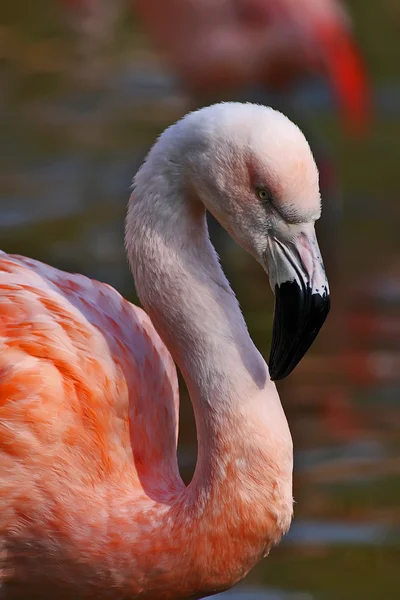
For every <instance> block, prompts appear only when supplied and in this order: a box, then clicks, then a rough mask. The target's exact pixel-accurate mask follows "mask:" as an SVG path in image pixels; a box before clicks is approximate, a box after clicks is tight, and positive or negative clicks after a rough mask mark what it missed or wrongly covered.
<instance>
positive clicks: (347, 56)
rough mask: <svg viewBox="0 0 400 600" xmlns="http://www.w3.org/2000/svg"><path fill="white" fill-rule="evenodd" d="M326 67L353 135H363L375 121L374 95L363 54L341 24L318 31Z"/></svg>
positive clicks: (346, 122) (319, 43)
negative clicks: (373, 119)
mask: <svg viewBox="0 0 400 600" xmlns="http://www.w3.org/2000/svg"><path fill="white" fill-rule="evenodd" d="M316 36H317V41H318V45H319V48H320V51H321V58H322V62H323V67H324V69H325V72H326V75H327V77H328V80H329V81H330V83H331V85H332V88H333V91H334V93H335V96H336V99H337V101H338V104H339V107H340V110H341V113H342V118H343V121H344V123H345V125H346V126H347V129H348V130H349V131H350V133H354V134H360V133H363V132H364V131H365V130H366V128H367V126H368V125H369V122H370V118H371V97H370V96H371V94H370V86H369V82H368V78H367V74H366V71H365V68H364V65H363V61H362V59H361V56H360V53H359V51H358V48H357V47H356V44H355V42H354V40H353V39H352V38H351V36H350V34H349V32H348V31H347V30H346V29H345V28H344V27H343V26H339V25H338V24H335V25H326V26H325V27H323V26H320V27H319V28H318V30H317V31H316Z"/></svg>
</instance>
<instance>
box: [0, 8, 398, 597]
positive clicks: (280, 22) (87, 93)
mask: <svg viewBox="0 0 400 600" xmlns="http://www.w3.org/2000/svg"><path fill="white" fill-rule="evenodd" d="M193 4H196V3H188V2H186V1H185V0H170V1H167V0H165V1H163V2H161V0H137V2H136V4H135V3H134V2H132V3H131V2H129V1H128V0H114V1H113V2H107V1H106V0H51V1H50V0H36V1H35V2H28V0H13V2H3V3H2V6H1V9H0V132H1V133H0V156H1V159H0V160H1V163H0V164H1V169H0V247H1V248H2V249H3V250H5V251H8V252H14V253H18V254H25V255H28V256H32V257H34V258H37V259H39V260H43V261H45V262H49V263H51V264H52V265H54V266H57V267H59V268H61V269H65V270H68V271H79V272H82V273H84V274H86V275H88V276H90V277H93V278H97V279H100V280H102V281H106V282H108V283H110V284H111V285H113V286H115V287H116V288H117V289H118V290H119V291H120V292H121V293H122V294H123V295H125V296H126V297H128V298H129V299H131V300H132V301H134V302H137V298H136V296H135V291H134V286H133V283H132V280H131V277H130V275H129V271H128V268H127V264H126V260H125V256H124V247H123V225H124V214H125V208H126V203H127V200H128V197H129V187H130V184H131V179H132V177H133V175H134V173H135V171H136V169H137V167H138V166H139V164H140V163H141V161H142V160H143V158H144V156H145V154H146V152H147V150H148V149H149V147H150V145H151V144H152V143H153V141H154V139H155V137H156V136H157V135H158V134H159V133H160V132H161V131H162V130H163V129H164V128H165V127H166V126H167V125H169V124H170V123H171V122H173V121H175V120H176V119H177V118H179V117H180V116H182V115H183V114H184V113H185V112H187V111H188V110H189V109H191V108H195V107H198V106H201V105H203V104H207V103H210V102H214V101H218V100H221V99H240V100H251V101H256V102H259V103H266V104H269V105H272V106H274V107H275V108H278V109H281V110H282V111H283V112H285V113H286V114H288V116H290V117H291V118H292V119H293V120H294V121H295V122H297V123H298V124H299V125H300V126H301V127H302V128H303V130H304V132H305V133H306V135H307V137H308V138H309V140H310V143H311V146H312V149H313V151H314V152H315V155H316V159H317V162H318V165H319V167H320V173H321V187H322V195H323V201H324V205H323V207H324V211H323V214H324V216H323V219H322V222H321V223H320V224H319V238H320V243H321V247H322V250H323V254H324V259H325V262H326V266H327V271H328V276H329V278H330V281H331V287H332V312H331V315H330V317H329V319H328V323H327V325H326V326H325V327H324V329H323V331H322V333H321V334H320V337H319V339H318V342H317V343H316V344H315V346H314V347H313V349H312V351H311V352H310V353H309V354H308V355H307V356H306V357H305V358H304V360H303V361H302V363H301V364H300V366H299V367H298V369H297V370H296V371H295V373H294V374H293V375H292V376H291V377H290V378H289V380H288V381H285V382H283V383H282V384H280V386H279V388H280V389H279V391H280V394H281V397H282V401H283V405H284V407H285V410H286V413H287V416H288V419H289V422H290V425H291V430H292V434H293V438H294V446H295V478H294V486H295V499H296V505H295V520H294V523H293V526H292V528H291V531H290V533H289V534H288V535H287V537H286V538H285V540H284V542H283V543H282V544H281V545H280V546H279V547H278V548H276V549H275V550H273V552H272V553H271V555H270V557H269V558H268V559H267V560H265V561H264V562H262V563H261V564H260V565H259V566H258V567H256V568H255V569H254V570H253V571H252V572H251V573H250V575H249V576H248V577H247V580H246V581H245V582H244V584H243V585H242V586H239V588H238V590H237V591H236V592H229V593H226V594H223V595H222V596H221V598H224V599H226V600H228V598H230V597H232V598H238V599H239V598H242V599H243V600H244V599H246V600H256V599H257V600H258V599H260V600H261V599H262V598H265V599H267V600H288V599H290V600H338V599H340V600H378V599H381V598H387V599H388V600H390V599H392V598H393V599H395V598H397V597H398V589H399V586H400V571H399V564H400V453H399V450H400V439H399V434H398V432H399V428H400V235H399V224H400V192H399V181H400V167H399V165H400V144H399V143H398V138H399V135H400V75H399V64H400V44H399V43H398V39H399V36H400V3H399V2H398V0H381V2H379V3H377V2H374V1H373V0H348V2H347V3H346V4H345V5H343V6H339V5H338V4H337V2H335V0H307V1H306V0H297V1H296V0H248V1H245V0H215V2H214V3H213V2H210V1H209V0H198V2H197V7H196V8H195V9H194V8H193ZM185 5H186V6H185ZM188 6H192V8H191V9H190V10H189V8H188ZM296 7H297V8H296ZM190 11H192V12H190ZM193 11H195V12H193ZM347 13H348V14H347ZM357 48H358V49H357ZM210 230H211V235H212V238H213V241H214V243H215V245H216V247H217V249H218V251H219V253H220V255H221V259H222V263H223V266H224V268H225V271H226V273H227V275H228V277H229V279H230V281H231V283H232V286H233V288H234V290H235V292H236V293H237V295H238V297H239V300H240V302H241V305H242V308H243V311H244V313H245V317H246V321H247V323H248V325H249V329H250V332H251V334H252V336H253V339H254V340H255V342H256V344H257V345H258V347H259V348H260V349H261V351H262V353H263V354H264V356H268V351H269V344H270V334H271V329H270V328H271V324H272V310H273V304H272V302H273V300H272V298H271V294H270V290H269V288H268V282H267V278H266V276H265V274H264V273H263V272H262V270H261V269H260V268H259V267H258V266H257V265H256V264H254V262H253V261H252V259H250V258H249V257H248V256H246V255H245V254H244V253H243V252H242V251H241V250H240V249H239V248H237V247H236V246H235V245H234V244H233V243H232V242H231V241H230V240H229V238H228V236H227V235H226V234H225V233H224V232H223V231H221V229H220V227H219V226H218V225H217V224H216V223H215V222H212V221H211V220H210ZM179 459H180V464H181V468H182V473H183V475H184V478H185V479H186V480H190V477H191V474H192V472H193V469H194V464H195V460H196V434H195V428H194V423H193V417H192V412H191V407H190V402H189V400H188V398H187V395H186V393H185V390H184V386H182V409H181V430H180V446H179Z"/></svg>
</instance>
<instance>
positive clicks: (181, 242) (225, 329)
mask: <svg viewBox="0 0 400 600" xmlns="http://www.w3.org/2000/svg"><path fill="white" fill-rule="evenodd" d="M149 188H150V189H149ZM149 188H147V189H146V190H145V191H144V190H143V189H141V188H140V186H137V188H136V189H135V190H134V192H133V195H132V198H131V201H130V206H129V212H128V218H127V229H126V231H127V234H126V243H127V249H128V254H129V260H130V262H131V267H132V271H133V274H134V278H135V283H136V287H137V291H138V294H139V297H140V299H141V301H142V303H143V305H144V307H145V309H146V310H147V312H148V314H149V315H150V317H151V319H152V322H153V324H154V326H155V327H156V329H157V331H158V333H159V334H160V336H161V338H162V339H163V341H164V343H165V344H166V346H167V347H168V349H169V351H170V352H171V354H172V356H173V358H174V360H175V361H176V363H177V364H178V366H179V368H180V370H181V372H182V375H183V377H184V379H185V382H186V384H187V387H188V390H189V393H190V398H191V401H192V403H193V408H194V413H195V419H196V429H197V436H198V460H197V465H196V471H195V474H194V477H193V480H192V482H191V484H190V485H189V486H188V488H186V490H185V491H184V493H183V496H182V497H181V498H180V500H178V501H177V507H178V509H179V515H180V517H179V518H182V515H186V516H187V522H186V523H185V528H186V529H187V527H188V523H190V524H191V526H192V527H193V528H194V529H195V528H197V530H198V531H197V535H196V533H193V535H195V537H196V539H197V538H198V534H200V535H201V536H203V537H204V539H208V536H209V535H210V534H213V535H214V533H215V532H216V531H218V532H219V535H220V537H221V546H222V545H223V544H224V543H225V549H226V552H227V553H228V556H229V561H230V564H231V567H232V569H233V571H232V573H234V574H232V577H231V578H230V579H232V578H233V579H234V578H235V577H236V576H243V573H244V572H245V571H246V570H248V569H249V568H250V567H251V566H252V565H253V564H254V563H255V562H256V561H257V560H258V559H259V558H260V555H262V554H263V553H264V552H265V550H266V548H269V547H270V545H271V544H272V543H274V542H276V541H277V540H278V539H279V538H280V535H281V534H282V532H283V531H284V530H286V529H287V527H288V525H289V522H290V517H291V512H292V495H291V474H292V451H291V438H290V433H289V430H288V427H287V422H286V419H285V416H284V413H283V410H282V407H281V405H280V402H279V398H278V395H277V393H276V389H275V385H274V384H273V383H272V382H271V381H270V378H269V374H268V368H267V365H266V364H265V362H264V360H263V358H262V357H261V355H260V353H259V352H258V350H257V349H256V348H255V346H254V344H253V342H252V340H251V338H250V336H249V333H248V331H247V327H246V324H245V322H244V319H243V316H242V314H241V311H240V308H239V305H238V302H237V300H236V298H235V296H234V294H233V292H232V290H231V288H230V286H229V283H228V281H227V279H226V277H225V276H224V274H223V272H222V269H221V267H220V265H219V262H218V258H217V256H216V253H215V250H214V248H213V246H212V244H211V242H210V240H209V237H208V230H207V225H206V219H205V210H204V207H203V205H202V204H201V203H200V202H199V200H198V199H197V197H194V196H192V195H191V194H190V193H186V195H185V194H183V192H182V189H181V187H180V182H179V179H178V180H177V181H175V184H171V181H170V180H167V178H166V177H165V178H159V180H158V181H157V185H154V182H153V184H152V188H151V186H149ZM161 190H162V191H163V193H161ZM277 490H278V493H277ZM221 503H223V505H224V506H225V507H230V508H229V509H228V508H225V512H224V511H222V514H221ZM232 506H235V510H231V508H232ZM177 514H178V512H177ZM218 515H219V516H218ZM238 519H239V522H240V521H241V523H239V524H240V527H239V529H237V527H238ZM222 523H223V527H222V525H221V524H222ZM232 527H234V528H236V533H237V536H236V535H232ZM194 529H193V531H194ZM200 531H202V533H200ZM243 531H246V532H247V533H246V534H243ZM213 532H214V533H213ZM238 532H240V535H239V533H238ZM186 535H188V533H187V531H186ZM246 536H248V537H249V539H247V538H246ZM250 538H251V541H250ZM214 541H215V540H214ZM229 541H232V544H229V543H228V542H229ZM246 541H247V542H248V543H249V547H248V548H247V549H246ZM212 546H213V547H214V549H215V551H216V552H219V551H220V550H221V547H220V546H219V545H218V544H215V543H214V542H213V544H212ZM210 547H211V546H207V548H210ZM235 553H236V556H234V554H235ZM243 553H245V554H246V555H247V556H246V558H245V559H244V558H243V556H242V554H243ZM223 568H224V567H223V566H222V565H221V572H222V571H223ZM221 576H222V575H221ZM226 576H228V577H229V575H228V574H226Z"/></svg>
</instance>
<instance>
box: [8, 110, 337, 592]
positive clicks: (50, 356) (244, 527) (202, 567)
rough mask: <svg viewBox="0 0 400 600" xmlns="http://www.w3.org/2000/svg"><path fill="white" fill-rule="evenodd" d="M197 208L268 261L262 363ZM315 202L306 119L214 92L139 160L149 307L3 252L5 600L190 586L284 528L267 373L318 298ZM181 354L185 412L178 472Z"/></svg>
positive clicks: (229, 566) (308, 338)
mask: <svg viewBox="0 0 400 600" xmlns="http://www.w3.org/2000/svg"><path fill="white" fill-rule="evenodd" d="M206 210H208V211H210V212H211V213H213V214H214V216H215V217H216V218H217V219H218V220H219V221H220V223H221V224H222V225H223V226H224V227H225V228H226V230H227V231H228V232H229V233H230V234H231V235H232V237H233V238H234V239H235V240H236V241H237V242H238V243H239V244H240V245H241V246H243V247H244V248H245V249H246V250H247V251H248V252H249V253H250V254H251V255H253V256H254V257H255V258H256V260H258V261H259V262H260V263H261V264H262V265H263V267H264V268H265V270H266V271H267V273H268V274H269V280H270V284H271V287H272V290H273V291H274V293H275V313H274V328H273V339H272V345H271V354H270V361H269V368H268V366H267V364H266V362H265V361H264V359H263V358H262V356H261V355H260V353H259V351H258V350H257V349H256V347H255V346H254V344H253V342H252V340H251V338H250V336H249V333H248V331H247V328H246V324H245V321H244V318H243V316H242V314H241V311H240V308H239V305H238V302H237V300H236V298H235V295H234V293H233V292H232V290H231V288H230V286H229V283H228V281H227V279H226V278H225V276H224V273H223V271H222V268H221V266H220V264H219V261H218V258H217V256H216V253H215V250H214V248H213V246H212V244H211V242H210V240H209V236H208V231H207V225H206V219H205V214H206ZM319 215H320V193H319V186H318V172H317V168H316V165H315V162H314V159H313V156H312V153H311V150H310V147H309V145H308V143H307V141H306V139H305V137H304V135H303V134H302V132H301V131H300V129H299V128H298V127H297V126H296V125H294V124H293V123H292V122H291V121H290V120H289V119H288V118H287V117H285V116H284V115H283V114H282V113H280V112H277V111H275V110H273V109H271V108H267V107H265V106H259V105H254V104H250V103H248V104H241V103H221V104H216V105H212V106H209V107H206V108H203V109H201V110H199V111H195V112H192V113H189V114H188V115H186V116H185V117H184V118H183V119H181V120H180V121H178V122H177V123H175V124H174V125H172V126H171V127H170V128H168V129H166V131H165V132H164V133H163V134H162V135H161V136H160V138H159V139H158V140H157V142H156V143H155V145H154V146H153V147H152V149H151V150H150V152H149V154H148V156H147V158H146V160H145V162H144V164H143V165H142V167H141V168H140V169H139V171H138V173H137V174H136V176H135V179H134V186H133V192H132V195H131V198H130V201H129V207H128V214H127V219H126V237H125V241H126V249H127V255H128V259H129V262H130V266H131V270H132V273H133V276H134V280H135V284H136V288H137V291H138V294H139V297H140V299H141V302H142V305H143V307H144V309H145V310H143V309H141V308H138V307H136V306H133V305H132V304H130V303H129V302H128V301H126V300H124V299H123V298H122V297H121V296H120V295H119V294H118V292H116V291H115V290H114V289H112V288H111V287H110V286H108V285H106V284H103V283H99V282H97V281H92V280H90V279H88V278H87V277H84V276H83V275H72V274H69V273H65V272H62V271H60V270H57V269H55V268H53V267H51V266H47V265H45V264H42V263H40V262H38V261H36V260H33V259H31V258H25V257H22V256H16V255H8V254H6V253H3V252H2V253H1V255H0V314H1V319H0V332H1V335H0V343H1V346H0V348H1V350H0V372H1V379H0V597H1V598H2V600H10V599H12V600H14V599H16V598H32V599H34V598H40V599H41V600H46V599H48V598H55V597H57V598H61V599H68V600H69V599H87V598H94V597H95V598H97V599H98V600H102V599H106V598H121V599H122V598H123V599H124V600H125V599H126V600H133V599H141V600H143V599H145V600H151V599H153V600H155V599H157V600H168V599H178V598H192V599H194V598H200V597H202V596H204V595H212V594H215V593H217V592H220V591H223V590H225V589H227V588H229V587H230V586H232V585H234V584H235V583H236V582H237V581H239V580H240V579H242V578H243V577H244V576H245V575H246V573H247V572H248V571H249V570H250V569H251V567H252V566H253V565H254V564H256V563H257V562H258V561H259V560H260V559H261V558H262V557H263V556H266V555H267V554H268V553H269V551H270V549H271V547H272V546H273V545H274V544H276V543H278V542H279V540H280V539H281V536H282V535H283V534H284V533H285V532H286V531H287V530H288V528H289V525H290V522H291V519H292V461H293V457H292V440H291V436H290V431H289V427H288V423H287V420H286V418H285V415H284V411H283V409H282V406H281V403H280V400H279V396H278V393H277V390H276V386H275V383H274V380H279V379H281V378H283V377H286V376H287V375H289V373H290V372H291V371H292V370H293V369H294V368H295V366H296V365H297V363H298V362H299V361H300V360H301V358H302V357H303V356H304V354H305V353H306V352H307V350H308V348H309V347H310V345H311V344H312V342H313V340H314V339H315V337H316V336H317V334H318V331H319V329H320V327H321V326H322V324H323V322H324V320H325V318H326V315H327V313H328V311H329V288H328V283H327V280H326V276H325V272H324V268H323V263H322V259H321V256H320V252H319V248H318V243H317V239H316V235H315V230H314V222H315V220H316V219H318V217H319ZM145 311H146V312H145ZM174 362H175V363H176V364H177V365H178V367H179V368H180V370H181V372H182V374H183V377H184V379H185V381H186V384H187V386H188V390H189V393H190V398H191V401H192V404H193V409H194V414H195V419H196V429H197V437H198V458H197V465H196V469H195V473H194V476H193V479H192V481H191V482H190V483H189V485H188V486H185V485H184V483H183V482H182V479H181V477H180V474H179V469H178V463H177V455H176V450H177V439H178V405H179V398H178V383H177V375H176V367H175V364H174Z"/></svg>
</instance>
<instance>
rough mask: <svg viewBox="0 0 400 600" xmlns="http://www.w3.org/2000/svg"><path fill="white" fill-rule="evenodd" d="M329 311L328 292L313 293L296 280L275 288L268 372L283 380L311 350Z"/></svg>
mask: <svg viewBox="0 0 400 600" xmlns="http://www.w3.org/2000/svg"><path fill="white" fill-rule="evenodd" d="M329 310H330V298H329V294H328V291H327V290H325V291H324V292H323V293H322V294H320V293H316V292H314V293H313V291H312V290H311V288H310V287H306V288H303V287H300V286H299V285H298V284H297V283H296V282H295V281H290V282H284V283H282V284H281V285H280V286H275V312H274V326H273V333H272V345H271V352H270V359H269V363H268V364H269V373H270V378H271V380H272V381H279V380H281V379H284V378H285V377H287V376H288V375H290V373H291V372H292V371H293V369H295V367H296V366H297V365H298V364H299V362H300V361H301V359H302V358H303V356H304V355H305V354H306V352H307V351H308V350H309V348H310V347H311V345H312V343H313V342H314V340H315V338H316V337H317V335H318V333H319V331H320V329H321V327H322V325H323V324H324V322H325V319H326V317H327V316H328V313H329Z"/></svg>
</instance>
